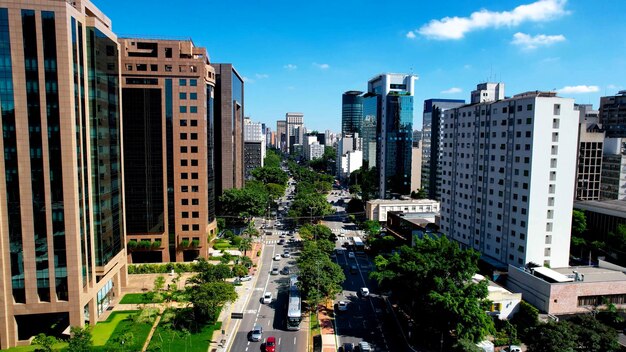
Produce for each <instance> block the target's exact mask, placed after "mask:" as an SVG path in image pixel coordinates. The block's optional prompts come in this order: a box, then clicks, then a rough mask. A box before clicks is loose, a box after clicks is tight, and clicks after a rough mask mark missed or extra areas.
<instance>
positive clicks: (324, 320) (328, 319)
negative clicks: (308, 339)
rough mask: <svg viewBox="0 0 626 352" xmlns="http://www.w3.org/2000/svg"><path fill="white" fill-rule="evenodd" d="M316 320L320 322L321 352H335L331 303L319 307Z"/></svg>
mask: <svg viewBox="0 0 626 352" xmlns="http://www.w3.org/2000/svg"><path fill="white" fill-rule="evenodd" d="M329 304H330V306H329ZM317 319H318V320H319V322H320V332H321V335H322V352H334V351H337V344H336V336H335V324H334V319H335V311H334V309H333V302H332V301H331V302H329V303H327V304H326V305H321V304H320V305H319V307H318V312H317Z"/></svg>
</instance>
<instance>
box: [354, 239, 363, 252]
mask: <svg viewBox="0 0 626 352" xmlns="http://www.w3.org/2000/svg"><path fill="white" fill-rule="evenodd" d="M352 242H353V243H354V250H355V251H362V250H365V243H363V241H362V240H361V237H356V236H354V237H352Z"/></svg>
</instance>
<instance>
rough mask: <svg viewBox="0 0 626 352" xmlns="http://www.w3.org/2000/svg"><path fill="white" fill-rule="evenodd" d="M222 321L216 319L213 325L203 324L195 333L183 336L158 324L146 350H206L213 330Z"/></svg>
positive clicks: (196, 351) (200, 351) (172, 351)
mask: <svg viewBox="0 0 626 352" xmlns="http://www.w3.org/2000/svg"><path fill="white" fill-rule="evenodd" d="M221 328H222V322H221V321H218V322H217V323H215V324H213V325H205V326H203V327H202V328H201V329H200V331H198V332H197V333H192V334H189V335H187V336H184V335H183V334H181V332H179V331H173V330H171V329H168V328H166V327H165V325H163V324H159V326H158V327H157V329H156V331H155V332H154V335H152V339H151V340H150V346H148V351H163V352H174V351H183V350H184V351H187V352H206V351H207V350H208V349H209V343H210V342H211V338H212V337H213V331H215V330H220V329H221Z"/></svg>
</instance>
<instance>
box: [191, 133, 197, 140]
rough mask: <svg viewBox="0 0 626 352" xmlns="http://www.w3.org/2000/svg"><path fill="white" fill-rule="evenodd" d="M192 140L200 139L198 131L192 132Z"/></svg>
mask: <svg viewBox="0 0 626 352" xmlns="http://www.w3.org/2000/svg"><path fill="white" fill-rule="evenodd" d="M191 140H194V141H195V140H198V134H197V133H192V134H191Z"/></svg>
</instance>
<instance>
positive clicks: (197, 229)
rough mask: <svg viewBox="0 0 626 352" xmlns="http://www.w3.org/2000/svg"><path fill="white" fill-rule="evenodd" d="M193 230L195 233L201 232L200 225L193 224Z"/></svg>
mask: <svg viewBox="0 0 626 352" xmlns="http://www.w3.org/2000/svg"><path fill="white" fill-rule="evenodd" d="M191 228H192V230H194V231H200V225H198V224H193V225H191Z"/></svg>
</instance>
